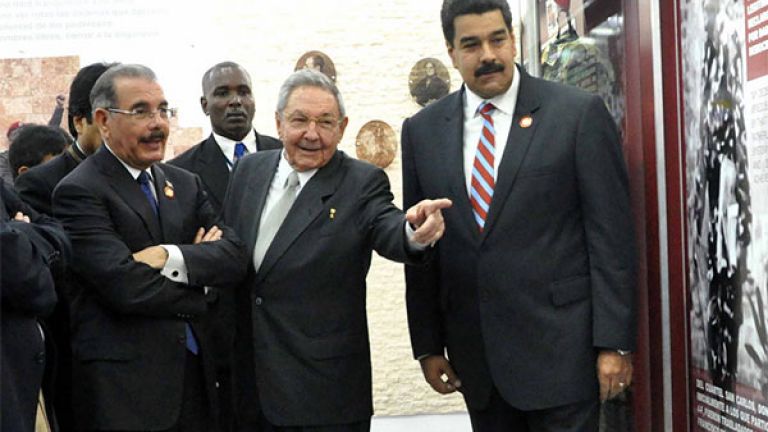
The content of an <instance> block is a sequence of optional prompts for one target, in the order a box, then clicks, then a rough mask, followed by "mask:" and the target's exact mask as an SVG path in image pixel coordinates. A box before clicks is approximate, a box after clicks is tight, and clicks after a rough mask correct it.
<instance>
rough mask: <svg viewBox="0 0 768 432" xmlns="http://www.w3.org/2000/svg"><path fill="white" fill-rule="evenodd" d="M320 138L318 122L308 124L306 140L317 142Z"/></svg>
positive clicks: (313, 121) (312, 121)
mask: <svg viewBox="0 0 768 432" xmlns="http://www.w3.org/2000/svg"><path fill="white" fill-rule="evenodd" d="M319 138H320V134H319V133H318V131H317V120H310V121H309V124H307V130H306V131H305V132H304V139H307V140H309V141H315V140H317V139H319Z"/></svg>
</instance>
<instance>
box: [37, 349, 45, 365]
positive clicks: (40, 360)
mask: <svg viewBox="0 0 768 432" xmlns="http://www.w3.org/2000/svg"><path fill="white" fill-rule="evenodd" d="M35 362H37V363H38V364H43V363H45V351H40V352H39V353H37V354H36V355H35Z"/></svg>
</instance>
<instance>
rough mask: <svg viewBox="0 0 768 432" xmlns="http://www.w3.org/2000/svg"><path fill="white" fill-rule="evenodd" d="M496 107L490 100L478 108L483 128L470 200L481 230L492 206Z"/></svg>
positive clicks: (494, 182) (478, 145)
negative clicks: (493, 116) (494, 115)
mask: <svg viewBox="0 0 768 432" xmlns="http://www.w3.org/2000/svg"><path fill="white" fill-rule="evenodd" d="M494 109H496V107H494V106H493V104H491V103H490V102H483V103H481V104H480V106H479V107H478V108H477V110H478V112H479V113H480V116H481V117H482V118H483V130H482V132H481V133H480V140H479V141H478V143H477V151H476V152H475V162H474V163H473V164H472V181H471V183H470V188H469V202H470V203H471V204H472V214H473V215H474V217H475V222H476V223H477V227H478V228H479V230H480V232H483V229H484V228H485V220H486V219H487V217H488V210H489V209H490V207H491V198H493V188H494V186H495V185H496V181H495V180H494V175H493V174H494V168H493V161H494V154H495V153H496V140H495V138H494V136H495V135H496V130H495V129H494V128H493V118H492V117H491V112H492V111H493V110H494Z"/></svg>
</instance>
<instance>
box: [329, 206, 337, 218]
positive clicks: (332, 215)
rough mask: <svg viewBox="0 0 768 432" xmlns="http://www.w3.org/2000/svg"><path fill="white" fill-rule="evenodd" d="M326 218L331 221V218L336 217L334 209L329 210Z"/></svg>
mask: <svg viewBox="0 0 768 432" xmlns="http://www.w3.org/2000/svg"><path fill="white" fill-rule="evenodd" d="M328 217H329V218H330V219H331V220H333V218H335V217H336V209H335V208H331V211H330V212H329V213H328Z"/></svg>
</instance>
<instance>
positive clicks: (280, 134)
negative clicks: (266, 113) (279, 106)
mask: <svg viewBox="0 0 768 432" xmlns="http://www.w3.org/2000/svg"><path fill="white" fill-rule="evenodd" d="M275 128H276V129H277V136H278V138H280V141H283V122H282V120H281V119H280V113H279V112H277V111H275Z"/></svg>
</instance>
